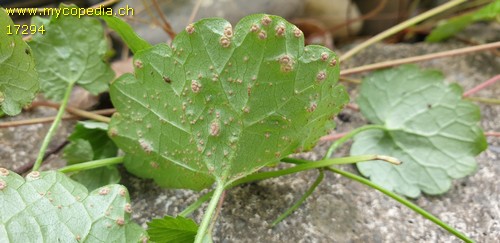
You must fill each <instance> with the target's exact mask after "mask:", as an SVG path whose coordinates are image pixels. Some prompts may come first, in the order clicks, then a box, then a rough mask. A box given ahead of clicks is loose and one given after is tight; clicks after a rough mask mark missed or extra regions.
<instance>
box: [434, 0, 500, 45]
mask: <svg viewBox="0 0 500 243" xmlns="http://www.w3.org/2000/svg"><path fill="white" fill-rule="evenodd" d="M499 16H500V0H495V1H494V2H492V3H490V4H488V5H486V6H484V7H483V8H481V9H479V10H477V11H475V12H472V13H468V14H464V15H461V16H457V17H453V18H450V19H448V20H445V21H443V22H442V23H440V24H439V25H438V26H437V27H436V28H435V29H434V30H432V32H431V33H430V34H429V35H428V36H427V38H426V39H425V40H426V41H428V42H439V41H442V40H446V39H448V38H450V37H452V36H453V35H454V34H456V33H458V32H460V31H461V30H463V29H465V27H467V26H469V25H470V24H472V23H474V22H477V21H484V20H492V19H495V18H497V17H499Z"/></svg>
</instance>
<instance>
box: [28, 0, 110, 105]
mask: <svg viewBox="0 0 500 243" xmlns="http://www.w3.org/2000/svg"><path fill="white" fill-rule="evenodd" d="M60 7H61V8H76V6H66V5H64V4H61V6H60ZM32 24H34V25H36V26H41V25H44V26H45V30H46V32H45V33H44V34H40V33H36V34H35V35H34V36H33V39H32V41H31V42H30V43H29V44H30V46H31V48H32V49H33V54H34V57H35V62H36V68H37V71H38V73H39V74H40V83H41V87H42V91H43V92H44V95H45V96H46V97H47V98H49V99H52V100H56V101H57V100H61V99H62V97H63V95H64V91H65V90H66V88H67V87H68V85H70V84H73V83H75V82H76V84H78V85H80V86H81V87H83V88H85V89H86V90H88V91H90V92H91V93H93V94H98V93H100V92H103V91H105V90H107V89H108V82H109V81H111V80H112V79H113V78H114V73H113V71H112V70H111V68H110V66H109V65H108V64H107V63H106V61H105V60H104V56H105V55H106V53H107V51H108V49H109V47H108V42H107V40H106V38H105V35H104V29H103V27H102V24H101V23H100V22H99V19H97V18H94V17H81V18H78V17H76V16H72V15H68V16H66V15H61V16H58V17H56V16H55V15H54V16H52V18H51V19H50V20H48V19H42V18H40V17H33V18H32Z"/></svg>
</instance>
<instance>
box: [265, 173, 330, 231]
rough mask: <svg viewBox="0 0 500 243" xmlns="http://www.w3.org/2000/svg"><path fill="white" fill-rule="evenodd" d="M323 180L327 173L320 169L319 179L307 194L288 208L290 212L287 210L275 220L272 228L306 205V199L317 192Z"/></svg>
mask: <svg viewBox="0 0 500 243" xmlns="http://www.w3.org/2000/svg"><path fill="white" fill-rule="evenodd" d="M323 178H325V172H323V169H319V175H318V177H317V178H316V180H315V181H314V183H313V184H312V185H311V186H310V187H309V189H307V191H306V193H304V195H302V197H301V198H300V199H299V200H298V201H297V202H295V203H294V204H293V205H292V206H291V207H290V208H288V210H286V211H285V212H284V213H283V214H281V215H280V216H279V217H278V218H277V219H276V220H274V221H273V222H272V223H271V227H274V226H275V225H277V224H278V223H279V222H281V221H282V220H283V219H285V218H286V217H288V216H289V215H290V214H292V213H293V211H295V210H297V208H299V207H300V205H302V203H304V202H305V201H306V199H307V198H308V197H309V196H310V195H311V194H312V193H313V192H314V190H316V188H317V187H318V185H319V184H320V183H321V182H322V181H323Z"/></svg>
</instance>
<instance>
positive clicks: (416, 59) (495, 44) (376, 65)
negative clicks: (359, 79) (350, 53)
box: [340, 41, 500, 80]
mask: <svg viewBox="0 0 500 243" xmlns="http://www.w3.org/2000/svg"><path fill="white" fill-rule="evenodd" d="M499 47H500V41H497V42H493V43H488V44H482V45H477V46H470V47H464V48H458V49H454V50H449V51H442V52H436V53H430V54H425V55H421V56H414V57H408V58H402V59H396V60H389V61H385V62H378V63H373V64H368V65H364V66H360V67H355V68H349V69H344V70H342V71H340V75H350V74H356V73H363V72H368V71H372V70H377V69H382V68H388V67H394V66H398V65H401V64H407V63H415V62H422V61H427V60H432V59H436V58H443V57H452V56H458V55H464V54H468V53H472V52H478V51H485V50H489V49H495V48H499ZM340 79H341V80H345V78H343V77H340Z"/></svg>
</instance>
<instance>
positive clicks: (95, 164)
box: [59, 157, 123, 173]
mask: <svg viewBox="0 0 500 243" xmlns="http://www.w3.org/2000/svg"><path fill="white" fill-rule="evenodd" d="M121 163H123V157H114V158H106V159H100V160H94V161H89V162H85V163H78V164H74V165H69V166H66V167H63V168H61V169H59V171H60V172H63V173H68V172H75V171H82V170H90V169H95V168H99V167H103V166H108V165H117V164H121Z"/></svg>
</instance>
